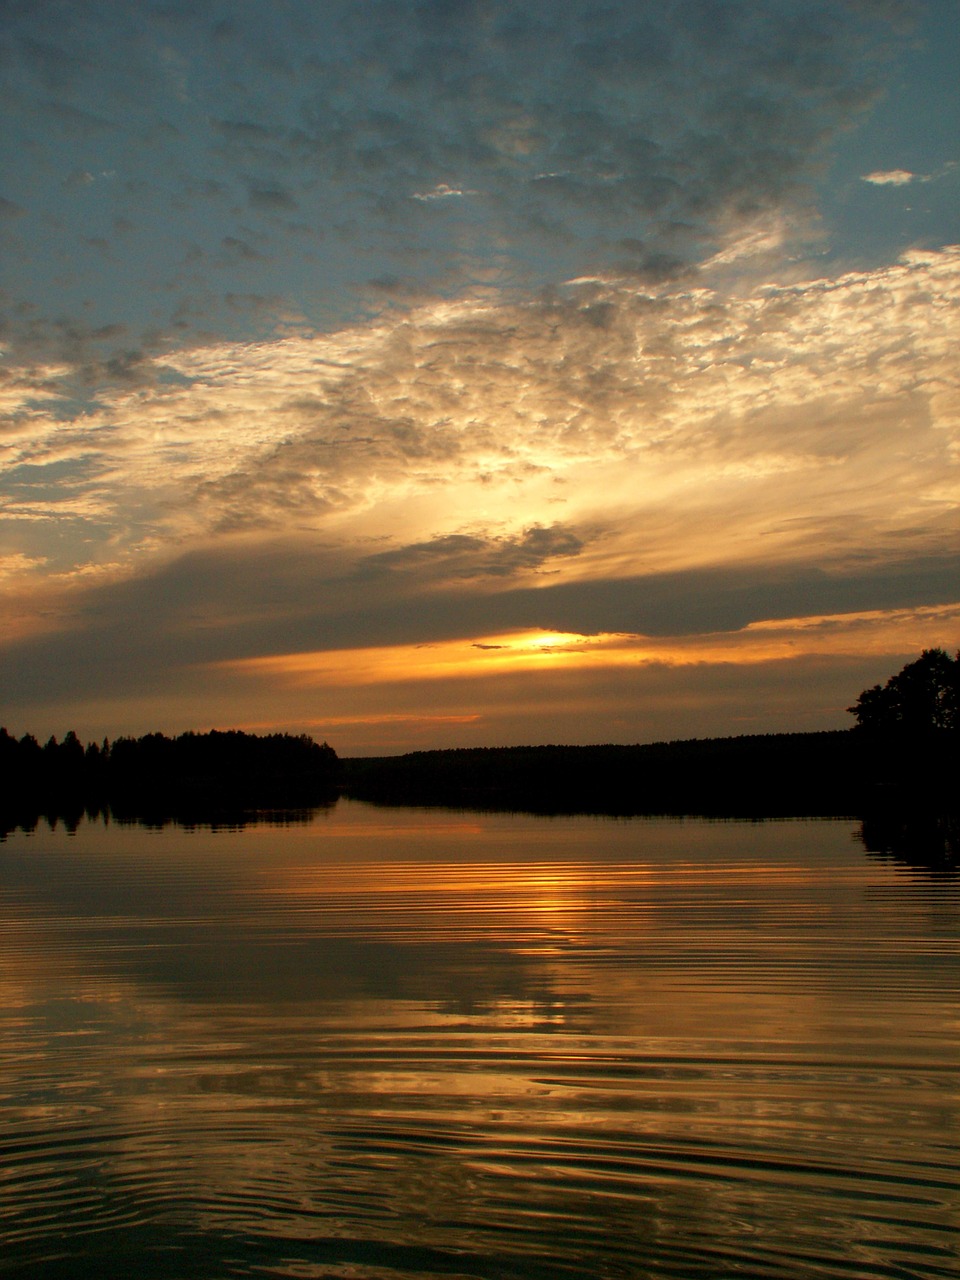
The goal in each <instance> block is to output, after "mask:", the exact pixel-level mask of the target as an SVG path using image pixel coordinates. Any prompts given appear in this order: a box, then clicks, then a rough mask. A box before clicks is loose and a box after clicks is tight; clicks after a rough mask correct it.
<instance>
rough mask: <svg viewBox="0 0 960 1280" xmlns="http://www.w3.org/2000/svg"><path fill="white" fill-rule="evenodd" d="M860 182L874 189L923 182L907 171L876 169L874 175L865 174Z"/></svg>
mask: <svg viewBox="0 0 960 1280" xmlns="http://www.w3.org/2000/svg"><path fill="white" fill-rule="evenodd" d="M861 181H862V182H869V183H871V184H872V185H873V186H875V187H905V186H907V184H908V183H911V182H917V181H920V182H923V181H924V179H923V178H920V177H919V176H918V175H917V174H915V173H911V172H910V171H909V170H908V169H878V170H876V171H875V172H874V173H865V174H864V175H863V177H862V179H861Z"/></svg>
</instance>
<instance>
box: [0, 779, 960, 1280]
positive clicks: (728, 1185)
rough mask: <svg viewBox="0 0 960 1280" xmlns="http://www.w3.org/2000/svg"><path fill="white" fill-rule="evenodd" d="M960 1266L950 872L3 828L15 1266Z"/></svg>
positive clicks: (607, 829)
mask: <svg viewBox="0 0 960 1280" xmlns="http://www.w3.org/2000/svg"><path fill="white" fill-rule="evenodd" d="M958 1274H960V881H958V879H957V877H956V876H955V875H954V874H952V873H950V872H949V871H939V872H938V871H937V870H935V869H931V870H928V869H925V868H924V867H922V866H911V865H910V864H909V862H908V861H906V860H902V859H901V860H897V859H895V858H893V857H883V856H878V855H877V854H871V853H870V852H869V851H868V849H867V848H866V846H865V844H864V841H863V839H862V838H861V833H860V827H859V824H858V823H855V822H853V821H846V820H831V821H769V822H754V823H750V822H733V821H731V822H718V821H712V822H711V821H704V820H697V819H685V820H681V819H668V818H631V819H617V820H614V819H605V818H599V817H596V818H595V817H561V818H547V817H535V816H530V815H518V814H490V813H470V812H460V811H453V810H442V809H433V810H426V809H401V808H392V809H391V808H376V807H373V806H369V805H365V804H362V803H358V802H350V801H344V800H341V801H339V802H338V803H337V804H335V805H333V806H331V807H330V808H327V809H323V810H319V811H317V812H315V813H313V814H309V815H300V816H299V817H298V818H297V820H295V821H290V822H287V823H285V824H284V823H281V822H276V821H275V822H272V823H268V822H251V823H250V824H249V825H246V826H243V827H234V828H224V829H216V828H205V827H196V828H192V829H184V828H181V827H175V826H166V827H163V828H160V829H148V828H145V827H139V826H135V825H119V824H117V823H111V824H104V823H103V822H102V821H99V820H96V821H94V820H87V821H83V822H82V823H81V824H80V826H79V827H78V828H77V829H76V830H75V831H74V832H70V831H68V830H65V829H64V828H63V827H62V826H58V827H57V828H55V829H53V830H50V829H49V827H48V825H47V824H45V823H41V824H40V825H39V826H38V827H37V829H36V830H35V831H34V832H32V833H29V834H27V833H24V832H21V831H17V832H14V833H12V834H10V835H9V837H8V838H7V839H6V840H5V841H4V842H3V843H0V1275H11V1276H17V1277H20V1276H24V1277H34V1276H35V1277H43V1280H48V1278H49V1280H65V1278H66V1277H85V1278H90V1277H95V1278H96V1280H103V1278H107V1277H111V1278H112V1277H118V1278H119V1277H123V1278H124V1280H129V1278H130V1277H137V1280H140V1278H142V1277H151V1278H156V1280H208V1278H209V1280H214V1278H217V1277H228V1276H260V1277H264V1276H266V1277H291V1278H301V1280H311V1278H316V1280H321V1278H323V1280H328V1278H333V1277H350V1278H352V1280H391V1278H393V1277H408V1278H409V1277H415V1278H419V1277H445V1278H447V1280H457V1278H462V1277H482V1278H483V1280H513V1278H515V1277H516V1278H520V1277H526V1278H535V1280H557V1278H558V1277H559V1278H561V1280H562V1278H567V1280H579V1278H580V1277H583V1278H584V1280H586V1278H587V1277H589V1278H590V1280H594V1278H596V1277H604V1278H607V1277H629V1278H631V1280H644V1278H646V1277H676V1278H679V1280H698V1278H700V1277H703V1278H704V1280H706V1278H710V1280H716V1278H718V1277H750V1278H751V1280H756V1278H759V1277H771V1278H773V1277H777V1278H782V1277H797V1278H801V1277H802V1278H804V1280H808V1278H814V1280H816V1278H821V1277H837V1278H840V1277H843V1278H844V1280H866V1278H867V1277H869V1278H871V1280H873V1278H874V1277H877V1278H879V1277H884V1278H890V1277H898V1278H902V1280H908V1278H916V1277H951V1278H954V1277H956V1276H957V1275H958Z"/></svg>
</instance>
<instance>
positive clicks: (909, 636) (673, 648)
mask: <svg viewBox="0 0 960 1280" xmlns="http://www.w3.org/2000/svg"><path fill="white" fill-rule="evenodd" d="M958 626H960V605H946V606H943V607H932V608H922V609H911V610H897V611H893V612H890V613H883V612H879V611H872V612H868V613H859V614H840V615H832V616H825V617H810V618H785V619H779V620H776V621H773V620H769V621H763V622H755V623H750V624H749V625H748V626H747V627H745V628H743V630H741V631H739V632H732V633H724V634H716V635H700V636H677V637H673V638H671V639H670V640H668V641H664V640H657V639H654V638H652V637H650V636H632V635H603V634H600V635H593V636H584V635H575V634H562V633H556V632H538V631H532V632H513V633H509V634H505V635H496V636H484V637H482V638H481V639H478V640H471V641H460V640H456V641H447V642H437V643H432V644H421V645H394V646H391V647H389V648H371V649H344V650H323V651H319V652H314V653H291V654H278V655H274V656H271V657H263V658H247V659H240V660H238V661H231V662H226V663H221V664H218V666H219V667H220V668H221V669H223V670H225V671H227V672H231V673H235V674H240V675H245V676H249V677H253V678H257V679H260V680H264V681H266V682H267V683H269V684H276V685H283V686H288V687H294V688H304V689H308V688H318V687H323V686H341V685H343V684H347V685H369V684H391V683H394V682H410V681H421V680H439V679H450V678H455V679H458V680H460V679H469V678H474V677H487V676H491V675H500V674H503V675H505V674H509V673H513V672H521V671H528V670H531V669H532V668H535V669H540V670H542V669H544V668H545V667H546V668H548V669H550V668H552V669H556V670H564V671H576V670H578V669H588V668H590V669H600V668H617V667H630V666H634V665H638V664H646V663H658V664H663V665H666V666H687V665H695V664H707V663H734V664H745V665H752V664H754V663H758V662H779V661H782V660H784V659H792V658H799V657H811V656H826V655H840V654H846V655H853V654H860V655H862V654H865V653H866V654H874V655H883V654H897V653H900V652H903V651H904V650H910V649H912V648H916V647H919V646H922V645H923V644H925V643H926V640H927V639H928V638H929V637H930V636H931V635H936V634H952V633H954V631H955V629H956V628H957V627H958Z"/></svg>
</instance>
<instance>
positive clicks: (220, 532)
mask: <svg viewBox="0 0 960 1280" xmlns="http://www.w3.org/2000/svg"><path fill="white" fill-rule="evenodd" d="M120 7H121V9H123V8H124V6H123V5H121V6H120ZM441 8H442V6H441ZM547 9H548V10H549V14H547V13H546V11H545V12H544V15H541V16H540V17H538V16H537V14H534V13H532V12H531V13H529V14H527V13H525V14H524V16H523V17H522V20H521V18H520V17H519V16H518V15H517V13H516V6H510V5H505V4H504V5H501V4H498V3H493V4H491V5H484V6H479V7H474V6H472V5H467V6H465V8H464V12H463V15H462V17H463V21H462V24H461V25H460V26H459V27H457V29H456V30H454V29H453V28H451V27H450V26H449V25H448V24H446V23H445V22H444V21H443V17H442V14H441V13H440V12H439V10H438V12H437V13H436V14H434V13H433V10H432V9H431V8H430V6H429V5H427V6H426V7H424V6H422V5H420V6H418V5H414V4H413V3H412V0H410V2H409V3H408V2H407V0H385V2H384V3H380V4H378V6H377V20H376V21H371V22H369V23H368V22H367V21H365V20H364V21H362V22H361V21H359V20H358V19H357V16H356V13H355V11H354V7H353V6H351V5H348V4H345V3H341V2H340V0H335V2H334V3H332V4H328V5H324V6H319V7H317V6H307V5H301V4H299V3H294V4H292V5H291V6H287V7H285V8H284V9H283V12H282V13H280V12H279V11H278V12H277V13H276V14H267V13H264V14H263V15H260V16H259V17H257V18H254V17H253V15H252V14H251V15H248V16H247V17H245V18H244V19H243V20H239V19H238V21H237V23H236V24H235V25H229V24H228V26H229V30H228V29H227V28H223V29H221V27H220V26H219V25H218V24H217V23H215V22H214V21H213V19H212V17H211V16H210V15H209V14H206V10H204V9H202V7H201V10H198V11H197V13H195V14H193V13H189V12H187V11H186V10H184V11H183V12H182V13H180V11H179V10H178V14H179V16H178V17H176V18H173V17H171V16H170V14H169V13H167V12H166V10H162V9H161V8H160V7H157V6H154V5H152V4H147V5H146V6H141V7H138V8H137V9H136V10H135V11H134V10H132V9H131V10H130V13H129V14H128V15H127V16H128V17H129V18H130V22H129V23H126V22H120V23H119V24H117V23H111V19H110V14H111V13H112V12H113V10H112V8H111V7H110V6H108V7H107V9H106V10H104V11H103V12H102V13H101V12H100V11H99V10H94V9H89V8H87V9H85V8H83V7H82V6H74V7H72V8H68V11H66V13H65V16H64V25H63V29H62V30H58V31H57V32H55V33H53V32H49V31H47V30H46V28H45V26H44V23H43V20H42V19H41V17H40V16H39V10H38V11H37V13H33V11H32V10H24V11H23V13H21V14H19V16H18V17H17V18H16V20H15V21H14V22H13V26H12V35H11V39H10V58H11V66H12V67H14V68H15V69H16V72H17V74H16V75H15V77H14V79H13V81H12V82H11V83H12V84H13V85H14V87H13V88H12V89H11V95H10V103H11V115H10V120H11V127H10V129H8V131H7V144H8V146H9V147H10V155H9V157H8V163H7V164H6V165H5V168H4V183H5V185H4V187H3V189H2V192H0V215H2V216H0V235H2V237H3V245H4V263H5V280H4V282H3V283H4V288H5V293H4V295H3V296H4V298H5V299H6V302H5V304H4V305H5V307H6V311H5V316H6V319H5V322H4V328H3V330H2V336H0V341H2V343H3V350H2V364H0V410H2V413H3V427H2V435H0V519H2V524H0V533H2V537H3V541H2V543H0V593H2V604H3V617H4V625H3V629H2V633H0V661H2V677H3V678H2V684H0V723H3V722H6V723H7V724H8V727H9V728H10V729H11V731H13V732H15V733H17V734H20V733H23V732H26V731H30V732H35V733H38V734H40V735H46V734H48V733H50V732H55V733H59V734H62V733H63V732H64V731H65V730H66V729H67V728H69V727H74V728H76V729H77V731H78V732H80V733H81V736H89V737H93V736H99V735H101V734H105V733H106V734H110V735H115V734H117V733H121V732H147V731H150V730H153V729H162V730H165V731H168V732H169V731H179V730H183V729H185V728H197V729H200V728H207V727H230V726H234V725H236V726H239V725H257V726H261V727H264V728H277V729H291V730H308V731H309V732H312V733H319V734H321V736H326V737H329V739H330V741H331V742H332V743H333V745H335V746H336V747H337V749H338V750H339V751H341V752H343V753H345V754H350V753H352V752H356V753H376V752H378V751H379V750H381V749H382V750H384V751H388V750H389V751H395V750H402V749H405V748H408V747H420V746H424V745H437V746H441V745H470V744H472V743H492V742H503V743H508V742H514V743H516V742H535V741H552V740H557V739H561V738H562V739H566V740H568V739H569V738H570V737H571V735H572V736H573V737H575V738H576V740H589V741H597V740H604V739H608V738H609V739H613V740H622V741H637V740H641V741H642V740H649V739H651V738H653V737H659V736H668V737H672V736H678V735H681V734H692V735H698V734H699V735H705V734H708V733H715V732H718V731H725V730H729V731H731V732H736V731H740V729H743V728H745V727H751V728H752V729H754V730H764V731H781V730H790V729H795V728H835V727H840V726H842V725H844V724H846V723H848V722H849V717H847V715H846V711H845V708H846V707H847V706H848V705H849V704H850V702H851V701H852V700H853V699H854V698H855V696H856V694H857V692H858V691H859V690H860V689H861V688H862V687H863V686H864V685H867V684H871V683H873V682H875V681H877V680H879V679H885V678H886V676H887V675H889V674H890V673H891V672H892V671H894V670H896V669H897V667H898V666H899V665H901V663H902V662H903V661H904V660H906V659H908V658H910V657H913V656H916V654H917V653H918V652H919V651H920V650H921V649H922V648H925V647H931V646H935V645H940V646H943V647H945V648H947V649H955V648H956V647H957V645H958V643H960V614H958V590H957V583H958V581H960V539H958V535H960V518H958V499H960V486H958V465H960V383H958V373H957V360H956V346H957V334H958V332H960V223H958V218H957V209H958V208H960V199H958V194H960V193H958V183H960V168H958V165H957V158H956V156H955V155H954V154H953V151H952V150H951V148H952V147H953V145H954V139H955V138H956V136H957V129H956V128H954V124H956V123H957V102H956V93H955V81H956V76H955V72H956V65H955V61H954V59H955V56H956V48H955V36H954V35H949V36H948V35H946V34H945V33H947V32H954V31H955V28H956V22H955V18H956V14H955V12H954V11H953V9H952V8H951V6H950V4H949V3H948V2H947V0H932V2H931V3H928V4H925V5H920V4H917V5H913V4H912V3H911V2H910V0H908V3H907V4H906V5H904V6H902V8H901V7H898V8H897V14H896V15H893V14H892V12H889V11H888V10H887V8H885V7H884V6H882V5H878V6H870V5H866V6H864V5H860V4H855V3H852V0H851V3H847V2H846V0H841V2H840V3H838V4H837V5H835V6H825V7H823V8H820V7H817V8H816V10H815V12H813V13H808V6H805V5H797V4H795V3H793V0H762V3H760V4H755V5H741V4H739V3H737V4H731V5H729V6H726V8H725V12H727V15H728V16H727V19H726V25H725V26H724V28H723V30H722V31H718V30H715V29H714V28H713V27H712V26H711V25H710V24H709V23H706V20H705V19H704V17H703V14H702V13H701V10H700V8H699V7H695V10H696V11H695V12H694V10H693V9H685V8H684V6H682V5H681V6H675V7H670V6H667V8H666V9H664V8H663V6H657V5H653V4H646V3H642V4H639V5H631V6H620V7H616V6H615V7H613V8H609V7H608V8H605V9H603V10H602V11H601V10H599V9H597V8H596V6H594V5H593V4H591V3H587V2H583V3H581V0H576V2H573V0H568V3H566V4H564V5H562V6H560V5H557V6H553V5H548V6H547ZM431 15H432V16H431ZM800 15H806V16H805V17H804V20H803V21H799V17H800ZM531 41H532V42H533V44H531ZM784 41H786V42H787V43H786V44H784V43H783V42H784ZM951 41H953V43H951ZM58 42H59V43H58ZM437 42H439V45H438V43H437ZM74 47H76V48H84V49H93V48H97V49H98V50H99V52H98V56H97V58H93V57H92V55H91V58H89V59H87V60H84V59H78V58H76V57H74V56H73V55H72V53H71V50H72V49H73V48H74ZM438 47H442V49H443V50H444V55H443V58H441V59H440V61H439V62H438V60H437V54H436V50H437V48H438ZM532 47H536V48H537V49H538V51H539V52H538V56H537V57H536V58H532V57H531V55H530V49H531V48H532ZM648 47H649V48H656V49H658V50H659V51H660V52H659V53H658V55H657V57H656V58H652V57H651V58H648V57H647V56H646V55H645V54H644V53H643V50H644V49H647V48H648ZM40 48H43V49H46V50H47V53H46V54H45V55H44V57H43V58H41V57H40V55H39V54H38V53H37V50H38V49H40ZM587 49H589V50H590V51H591V52H590V55H589V57H587V54H586V52H585V50H587ZM267 50H270V52H269V53H268V52H267ZM174 66H176V67H178V68H179V70H178V71H177V73H176V75H174V74H173V72H172V70H171V68H172V67H174ZM55 67H59V71H57V72H56V73H55V71H54V68H55ZM94 67H97V68H98V70H97V71H96V74H95V73H94ZM351 68H356V69H358V70H357V74H356V75H353V74H352V73H351V74H349V75H347V78H346V79H344V75H345V74H346V72H345V70H344V69H347V70H349V69H351ZM360 69H362V74H361V70H360ZM480 85H483V86H484V89H483V92H482V93H480V91H479V88H478V86H480ZM334 121H336V122H337V123H336V127H334V125H333V123H332V122H334ZM387 121H391V122H392V123H391V124H390V126H389V128H388V127H387V124H386V122H387ZM788 122H789V123H788ZM951 122H952V123H951ZM18 131H19V132H18ZM14 137H17V138H18V139H19V140H20V141H18V143H17V144H16V146H13V145H12V143H11V140H12V139H13V138H14ZM174 140H176V142H175V141H174ZM618 680H621V681H622V684H621V687H620V688H619V690H618V689H617V681H618ZM734 684H736V686H737V688H736V691H734ZM731 716H733V719H730V717H731ZM377 726H380V727H382V728H383V732H384V734H385V737H384V739H383V740H382V741H380V742H378V741H377V739H376V727H377Z"/></svg>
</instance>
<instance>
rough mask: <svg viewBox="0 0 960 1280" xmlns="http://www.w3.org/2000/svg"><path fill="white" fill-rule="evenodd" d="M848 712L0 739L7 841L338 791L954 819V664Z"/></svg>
mask: <svg viewBox="0 0 960 1280" xmlns="http://www.w3.org/2000/svg"><path fill="white" fill-rule="evenodd" d="M848 710H849V711H850V712H851V714H852V715H853V716H854V718H855V720H856V726H855V727H854V728H851V729H838V730H828V731H824V732H819V733H784V734H764V735H744V736H739V737H728V738H707V739H686V740H681V741H672V742H657V743H647V744H634V745H619V744H600V745H593V746H569V745H546V746H518V747H466V748H456V749H448V750H435V751H415V752H410V753H408V754H405V755H399V756H379V757H365V758H354V759H349V758H348V759H340V758H339V757H338V756H337V753H336V751H335V750H334V749H333V747H331V746H329V745H328V744H327V743H325V742H324V743H322V744H321V743H317V742H315V741H314V740H313V739H312V738H311V737H309V736H307V735H305V734H301V735H298V736H294V735H290V734H281V733H276V734H269V735H265V736H258V735H255V734H248V733H243V732H241V731H239V730H230V731H217V730H213V731H211V732H209V733H183V734H181V735H180V736H179V737H176V738H168V737H165V736H164V735H163V734H160V733H151V734H147V735H145V736H143V737H140V738H128V737H123V738H118V739H116V740H115V741H114V742H112V743H111V742H109V741H107V740H104V741H103V742H102V743H89V744H87V745H86V746H85V745H84V744H83V743H81V741H80V739H79V738H78V737H77V735H76V733H74V732H72V731H71V732H69V733H67V734H66V735H65V736H64V738H63V739H62V740H60V741H58V740H57V739H56V738H55V737H51V738H50V739H49V740H48V741H47V742H46V743H45V744H44V745H42V746H41V745H40V743H39V742H38V741H37V740H36V739H35V738H34V737H32V736H31V735H29V734H28V735H25V736H23V737H22V738H19V739H17V738H14V737H13V736H11V735H10V734H9V733H8V732H7V730H6V729H0V779H2V793H0V797H2V798H0V834H2V831H3V830H10V829H12V827H13V826H24V825H25V824H30V823H32V824H33V825H35V824H36V822H37V820H38V818H39V816H40V815H43V816H46V817H48V818H54V819H56V818H58V817H59V818H62V819H63V820H64V821H65V822H67V823H68V824H69V823H70V822H73V821H77V820H78V818H79V816H80V815H82V814H83V813H84V812H87V813H96V812H101V811H103V812H109V813H110V814H111V815H112V816H114V817H115V818H119V819H121V820H122V819H124V818H129V819H140V820H147V821H154V822H161V821H165V820H169V819H170V818H174V819H177V820H182V821H189V822H193V821H210V822H212V821H219V820H222V819H223V815H229V820H230V821H231V822H237V821H241V820H242V815H243V814H245V813H247V814H248V813H249V812H251V811H252V810H265V809H273V810H281V809H289V810H293V809H297V808H304V807H308V806H317V805H321V804H324V803H330V802H331V801H332V799H333V798H335V796H336V795H338V794H345V795H348V796H352V797H354V798H358V799H365V800H371V801H374V802H379V803H387V804H417V805H444V806H454V807H459V808H480V809H498V810H504V809H507V810H525V811H528V812H535V813H553V814H560V813H602V814H610V815H624V816H626V815H630V814H644V813H664V814H703V815H714V816H718V817H720V816H731V817H757V818H762V817H772V816H814V815H819V816H828V815H845V816H856V817H865V816H869V818H870V821H871V822H872V823H873V827H872V830H875V831H879V830H881V829H883V830H897V829H900V828H899V827H898V825H897V824H900V826H902V824H903V821H904V815H906V817H907V818H910V816H911V815H914V816H918V817H920V818H922V819H924V820H927V819H932V820H934V821H935V822H937V821H939V820H940V817H941V816H942V815H954V816H955V815H956V814H957V811H958V799H957V791H958V788H957V786H956V779H957V775H958V764H960V654H958V655H957V656H956V657H954V658H951V657H950V656H949V654H947V653H946V652H945V651H944V650H942V649H927V650H924V651H923V653H922V654H921V656H920V658H918V659H917V660H916V661H914V662H911V663H908V664H907V665H906V666H905V667H903V668H902V670H901V671H900V672H898V673H897V674H896V675H895V676H891V678H890V679H889V680H888V681H887V683H886V685H884V686H881V685H875V686H874V687H873V688H870V689H865V690H864V691H863V692H862V693H861V694H860V696H859V698H858V699H857V701H856V702H855V703H854V705H853V706H851V707H850V708H848ZM951 822H952V819H951ZM891 824H892V825H891ZM951 830H952V831H955V825H951Z"/></svg>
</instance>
